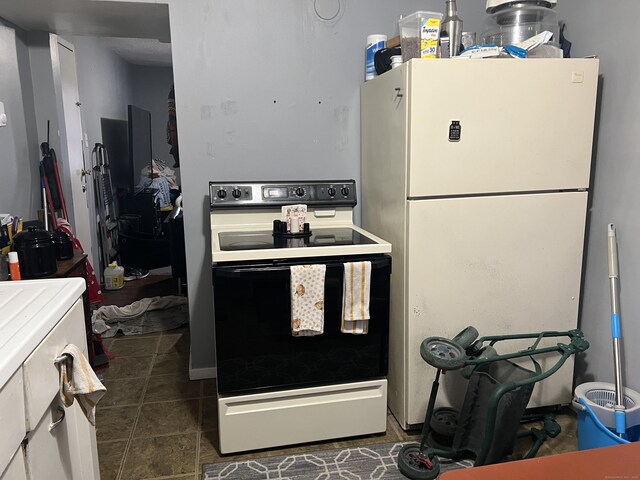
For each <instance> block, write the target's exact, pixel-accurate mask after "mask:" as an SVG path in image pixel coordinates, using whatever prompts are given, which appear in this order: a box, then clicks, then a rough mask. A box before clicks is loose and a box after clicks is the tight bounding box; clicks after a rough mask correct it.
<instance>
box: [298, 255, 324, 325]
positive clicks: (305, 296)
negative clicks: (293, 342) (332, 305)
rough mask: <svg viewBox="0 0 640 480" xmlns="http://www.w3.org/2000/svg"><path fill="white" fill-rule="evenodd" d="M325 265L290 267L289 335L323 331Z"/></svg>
mask: <svg viewBox="0 0 640 480" xmlns="http://www.w3.org/2000/svg"><path fill="white" fill-rule="evenodd" d="M326 271H327V266H326V265H293V266H292V267H291V335H293V336H294V337H313V336H315V335H321V334H322V333H324V277H325V274H326Z"/></svg>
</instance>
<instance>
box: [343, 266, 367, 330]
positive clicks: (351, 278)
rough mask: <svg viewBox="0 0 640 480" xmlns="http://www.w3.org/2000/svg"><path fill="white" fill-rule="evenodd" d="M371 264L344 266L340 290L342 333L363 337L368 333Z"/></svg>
mask: <svg viewBox="0 0 640 480" xmlns="http://www.w3.org/2000/svg"><path fill="white" fill-rule="evenodd" d="M370 295H371V262H349V263H345V264H344V284H343V290H342V327H341V331H342V333H351V334H354V335H364V334H366V333H368V332H369V318H370V317H369V297H370Z"/></svg>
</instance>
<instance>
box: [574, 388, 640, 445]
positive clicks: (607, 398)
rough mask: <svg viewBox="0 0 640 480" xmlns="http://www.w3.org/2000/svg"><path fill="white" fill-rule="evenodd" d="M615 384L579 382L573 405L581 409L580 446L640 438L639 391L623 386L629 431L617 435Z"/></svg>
mask: <svg viewBox="0 0 640 480" xmlns="http://www.w3.org/2000/svg"><path fill="white" fill-rule="evenodd" d="M615 394H616V390H615V386H614V385H613V384H612V383H603V382H589V383H583V384H582V385H578V386H577V387H576V390H575V398H574V400H573V406H574V408H575V409H576V410H577V411H578V450H588V449H590V448H599V447H610V446H613V445H621V444H623V443H630V442H636V441H638V439H639V438H640V394H639V393H638V392H636V391H635V390H631V389H630V388H625V389H624V406H625V419H626V423H627V425H626V434H625V436H624V438H620V437H619V436H618V435H616V433H615V431H616V429H615V426H616V421H615V410H614V409H613V407H614V405H615Z"/></svg>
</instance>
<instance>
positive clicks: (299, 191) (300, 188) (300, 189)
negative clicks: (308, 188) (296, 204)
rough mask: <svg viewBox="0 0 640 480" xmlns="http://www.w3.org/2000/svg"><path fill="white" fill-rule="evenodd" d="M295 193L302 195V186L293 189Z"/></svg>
mask: <svg viewBox="0 0 640 480" xmlns="http://www.w3.org/2000/svg"><path fill="white" fill-rule="evenodd" d="M295 193H296V195H297V196H299V197H304V188H302V187H298V188H296V189H295Z"/></svg>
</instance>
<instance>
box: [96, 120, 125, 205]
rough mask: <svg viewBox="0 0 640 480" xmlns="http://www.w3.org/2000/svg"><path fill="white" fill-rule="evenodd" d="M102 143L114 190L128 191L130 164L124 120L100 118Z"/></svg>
mask: <svg viewBox="0 0 640 480" xmlns="http://www.w3.org/2000/svg"><path fill="white" fill-rule="evenodd" d="M100 127H101V130H102V144H103V145H104V148H106V149H107V155H108V156H109V167H110V168H109V171H110V173H111V184H112V187H113V189H114V191H116V192H118V191H125V192H129V189H130V188H131V165H130V163H129V132H128V128H129V127H128V123H127V121H126V120H116V119H114V118H101V119H100Z"/></svg>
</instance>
